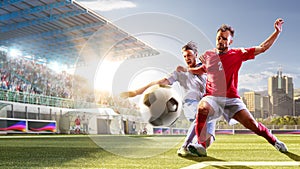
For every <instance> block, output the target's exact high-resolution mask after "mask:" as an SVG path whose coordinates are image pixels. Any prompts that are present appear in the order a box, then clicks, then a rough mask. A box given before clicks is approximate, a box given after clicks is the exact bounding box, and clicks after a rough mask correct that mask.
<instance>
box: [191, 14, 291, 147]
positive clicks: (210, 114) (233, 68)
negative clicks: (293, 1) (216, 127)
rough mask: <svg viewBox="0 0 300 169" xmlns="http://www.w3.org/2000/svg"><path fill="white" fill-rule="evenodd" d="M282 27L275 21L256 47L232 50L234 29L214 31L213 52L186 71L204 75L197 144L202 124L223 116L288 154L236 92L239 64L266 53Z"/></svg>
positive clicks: (197, 119) (199, 140)
mask: <svg viewBox="0 0 300 169" xmlns="http://www.w3.org/2000/svg"><path fill="white" fill-rule="evenodd" d="M282 24H283V20H282V19H280V18H279V19H277V20H276V21H275V23H274V29H275V30H274V32H273V33H272V34H271V35H270V36H269V37H268V38H267V39H266V40H265V41H264V42H263V43H261V44H260V45H259V46H255V47H251V48H235V49H234V48H229V47H230V45H231V44H232V42H233V36H234V30H233V28H232V27H230V26H229V25H222V26H221V27H220V28H219V29H218V31H217V36H216V48H215V49H213V50H208V51H206V52H205V53H204V54H203V55H201V57H200V59H201V61H202V62H203V65H202V66H200V67H197V68H192V69H193V70H191V69H190V70H189V71H192V72H193V73H194V74H199V75H201V74H202V73H206V74H207V83H206V95H205V97H203V99H202V100H201V101H200V104H199V108H198V114H197V118H196V130H195V131H196V134H197V138H198V142H199V143H202V142H203V141H202V140H205V137H203V136H205V132H206V130H205V128H204V129H203V127H204V126H205V123H206V122H209V121H210V120H215V119H217V118H219V117H220V116H224V118H225V119H226V120H227V121H228V122H229V123H230V122H231V121H234V120H236V121H238V122H240V123H241V124H242V125H244V126H245V127H246V128H248V129H250V130H251V131H253V132H254V133H255V134H257V135H259V136H262V137H264V138H265V139H266V140H267V141H268V142H269V143H270V144H271V145H273V146H274V147H275V148H276V149H277V150H279V151H280V152H282V153H286V152H288V149H287V147H286V145H285V144H284V143H283V142H281V141H280V140H278V139H277V138H276V137H275V136H274V135H273V134H272V133H270V131H269V130H268V129H267V128H266V127H265V126H264V125H263V124H261V123H259V122H257V121H256V120H255V119H254V118H253V116H252V115H251V113H250V112H249V111H248V109H247V108H246V105H245V104H244V103H243V102H242V100H241V99H240V97H239V95H238V91H237V88H238V87H237V86H238V71H239V69H240V68H241V65H242V63H243V62H244V61H247V60H251V59H254V58H255V57H256V56H257V55H259V54H261V53H263V52H265V51H266V50H268V49H269V48H270V47H271V46H272V44H273V43H274V42H275V40H276V39H277V37H278V36H279V34H280V32H281V31H282ZM202 133H204V134H203V135H202ZM203 138H204V139H203ZM199 145H200V144H198V145H195V146H194V145H190V146H189V147H188V148H189V150H190V151H191V152H193V151H195V152H197V151H198V150H202V148H203V147H201V146H199ZM201 145H202V144H201ZM204 146H205V145H204ZM199 153H200V152H199Z"/></svg>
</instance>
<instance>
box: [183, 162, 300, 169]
mask: <svg viewBox="0 0 300 169" xmlns="http://www.w3.org/2000/svg"><path fill="white" fill-rule="evenodd" d="M207 166H300V162H297V161H281V162H272V161H247V162H244V161H231V162H229V161H228V162H223V161H205V162H201V163H197V164H193V165H190V166H187V167H184V168H181V169H201V168H204V167H207Z"/></svg>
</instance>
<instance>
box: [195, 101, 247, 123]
mask: <svg viewBox="0 0 300 169" xmlns="http://www.w3.org/2000/svg"><path fill="white" fill-rule="evenodd" d="M201 102H207V103H208V104H209V105H210V106H211V107H212V108H213V110H214V112H213V114H212V115H210V116H209V117H208V119H207V120H208V122H209V121H215V120H217V119H219V118H220V117H221V116H222V115H223V117H224V118H225V120H226V121H227V122H228V123H229V125H233V124H236V123H238V122H237V121H236V120H234V119H232V117H233V116H234V115H235V114H236V113H237V112H239V111H240V110H244V109H245V110H246V111H247V112H248V113H249V114H250V115H251V116H252V114H251V113H250V112H249V111H248V109H247V107H246V105H245V104H244V103H243V101H242V100H241V99H240V98H227V97H215V96H205V97H203V98H202V100H201V101H200V104H201Z"/></svg>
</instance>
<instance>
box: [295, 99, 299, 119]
mask: <svg viewBox="0 0 300 169" xmlns="http://www.w3.org/2000/svg"><path fill="white" fill-rule="evenodd" d="M295 116H300V98H298V99H296V100H295Z"/></svg>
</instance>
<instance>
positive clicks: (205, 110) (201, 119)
mask: <svg viewBox="0 0 300 169" xmlns="http://www.w3.org/2000/svg"><path fill="white" fill-rule="evenodd" d="M209 102H210V103H209ZM210 105H215V103H213V100H211V99H209V98H208V97H205V98H203V99H202V100H201V101H200V103H199V106H198V113H197V116H196V126H195V133H196V135H197V141H198V143H197V144H190V146H189V147H188V148H189V150H190V151H191V152H192V153H196V154H197V155H198V156H200V157H201V156H207V153H206V148H207V147H208V146H209V145H210V144H211V143H212V141H213V140H214V130H215V122H213V123H212V122H207V117H208V115H209V114H213V112H215V111H213V108H212V107H211V106H210ZM211 130H212V131H211Z"/></svg>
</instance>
